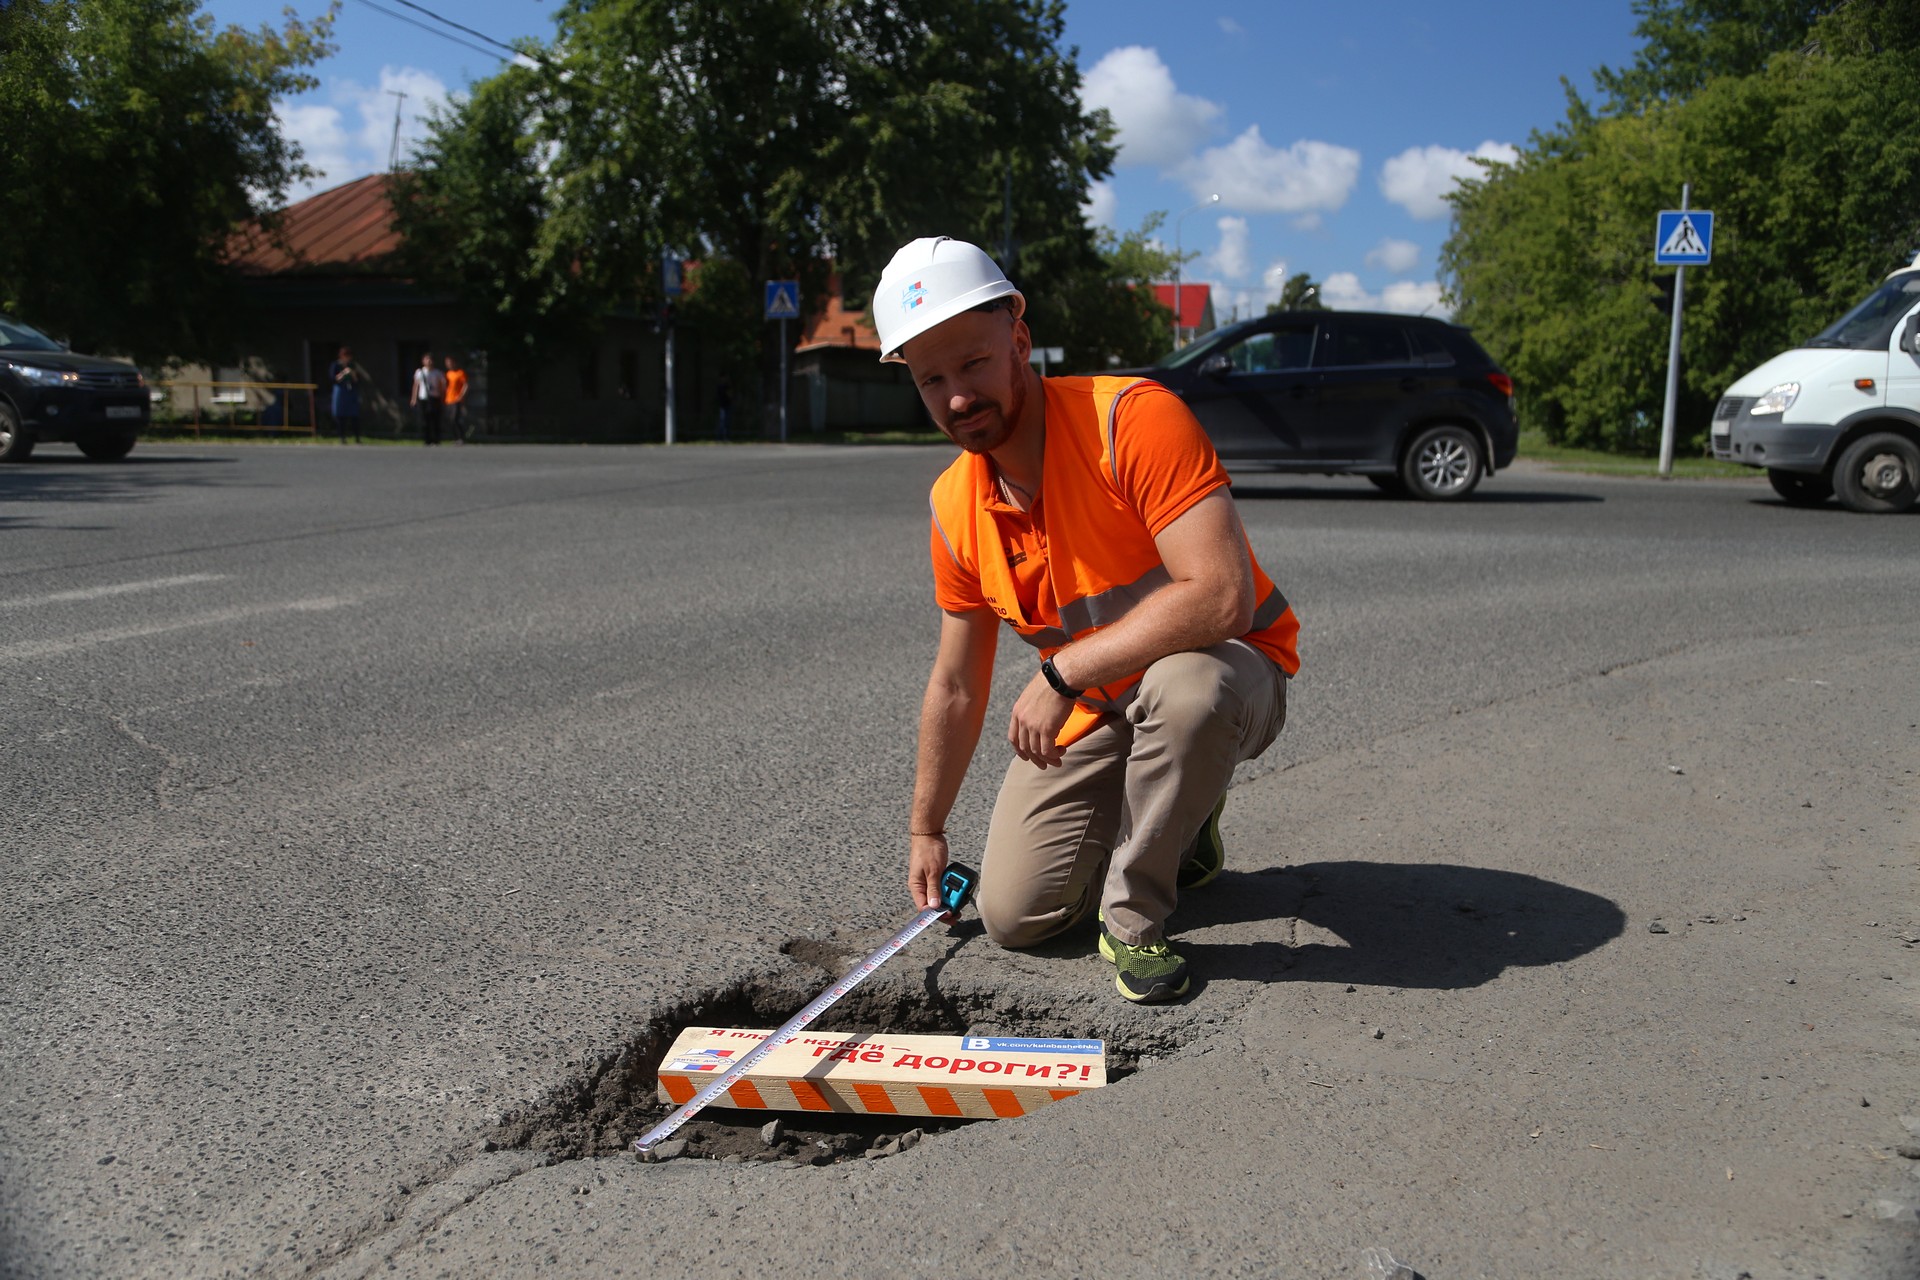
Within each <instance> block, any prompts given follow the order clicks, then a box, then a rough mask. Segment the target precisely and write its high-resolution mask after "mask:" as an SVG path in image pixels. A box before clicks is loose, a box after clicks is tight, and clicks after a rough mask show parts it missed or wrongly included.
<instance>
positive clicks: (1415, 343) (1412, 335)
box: [1407, 325, 1453, 365]
mask: <svg viewBox="0 0 1920 1280" xmlns="http://www.w3.org/2000/svg"><path fill="white" fill-rule="evenodd" d="M1407 342H1408V343H1409V344H1410V345H1411V346H1412V347H1413V362H1414V363H1415V364H1425V365H1449V364H1452V363H1453V352H1451V351H1449V350H1447V344H1446V343H1444V342H1442V341H1440V335H1439V334H1438V333H1436V332H1434V331H1433V330H1432V329H1429V328H1427V327H1426V326H1425V325H1413V326H1411V327H1410V328H1408V329H1407Z"/></svg>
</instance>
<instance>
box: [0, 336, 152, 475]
mask: <svg viewBox="0 0 1920 1280" xmlns="http://www.w3.org/2000/svg"><path fill="white" fill-rule="evenodd" d="M152 415H153V403H152V401H151V399H150V398H149V396H148V393H147V380H146V379H145V378H144V377H142V376H141V374H140V371H139V370H138V369H136V368H134V367H133V366H132V365H130V364H128V363H126V362H125V361H123V360H107V359H104V358H102V357H100V356H82V355H75V354H74V353H73V352H71V351H69V350H67V349H66V348H65V347H63V346H61V345H60V344H59V343H57V342H55V341H54V340H53V339H52V338H49V337H48V336H47V335H46V334H44V333H41V332H39V331H38V330H35V329H33V328H31V327H29V326H27V325H24V324H22V323H20V322H19V321H18V320H15V319H14V318H13V317H11V316H7V315H0V462H24V461H26V459H27V455H28V454H30V453H32V452H33V446H34V445H36V444H38V443H39V442H40V441H42V440H71V441H72V442H73V443H74V444H76V445H78V446H79V447H80V452H82V453H84V454H86V455H87V456H88V457H89V458H94V459H97V460H100V461H103V462H104V461H110V460H112V459H114V458H124V457H126V456H127V454H128V452H129V451H130V450H131V449H132V448H133V442H134V440H135V439H136V438H138V436H139V434H140V432H141V431H142V430H143V429H144V428H145V427H146V425H147V423H148V422H149V421H150V420H151V419H152Z"/></svg>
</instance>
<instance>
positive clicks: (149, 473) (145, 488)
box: [0, 453, 233, 504]
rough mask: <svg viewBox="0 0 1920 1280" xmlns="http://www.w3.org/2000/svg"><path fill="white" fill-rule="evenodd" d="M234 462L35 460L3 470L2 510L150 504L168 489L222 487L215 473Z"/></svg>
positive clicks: (0, 472) (0, 486)
mask: <svg viewBox="0 0 1920 1280" xmlns="http://www.w3.org/2000/svg"><path fill="white" fill-rule="evenodd" d="M232 465H233V459H231V458H173V457H162V458H143V457H141V456H140V455H139V454H138V453H135V454H134V455H132V456H131V457H127V458H123V459H121V460H120V461H118V462H89V461H87V460H86V459H84V458H80V457H61V456H55V457H50V458H43V457H39V456H35V457H32V458H28V459H27V460H26V461H25V462H24V463H12V464H9V465H6V466H4V467H0V504H4V503H11V502H146V501H149V500H151V499H152V498H154V497H156V496H158V495H159V493H160V492H161V491H162V490H165V489H178V488H181V487H182V486H190V485H212V484H218V483H219V482H220V481H221V480H223V479H224V478H225V477H224V476H223V475H221V474H220V472H219V471H218V470H214V469H213V468H222V467H229V466H232Z"/></svg>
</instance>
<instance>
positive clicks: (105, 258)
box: [0, 0, 331, 362]
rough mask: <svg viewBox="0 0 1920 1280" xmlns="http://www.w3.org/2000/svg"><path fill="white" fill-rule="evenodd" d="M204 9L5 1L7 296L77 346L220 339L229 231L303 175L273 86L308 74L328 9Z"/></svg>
mask: <svg viewBox="0 0 1920 1280" xmlns="http://www.w3.org/2000/svg"><path fill="white" fill-rule="evenodd" d="M197 8H198V3H197V0H14V3H12V4H10V5H6V6H3V7H0V121H4V122H5V123H4V126H0V174H3V175H5V176H4V178H3V179H0V226H4V227H5V228H6V233H5V234H4V235H0V308H5V309H6V310H9V311H15V312H18V313H19V314H20V316H21V318H23V319H25V320H28V321H29V322H31V323H33V324H35V325H37V326H39V327H41V328H45V329H48V330H51V331H52V332H54V333H56V334H61V335H63V336H65V337H67V338H68V339H70V340H71V341H72V342H73V343H74V344H75V345H77V346H78V347H80V348H82V349H93V350H104V351H114V352H119V353H123V354H126V355H130V356H133V357H134V358H136V359H139V360H142V361H148V362H154V361H160V360H164V359H167V358H170V357H190V356H192V357H203V358H212V357H217V356H221V355H224V354H226V345H227V338H228V337H229V336H230V335H231V334H232V333H233V332H234V331H235V330H236V329H237V327H238V323H239V322H238V314H239V313H238V306H237V299H236V296H235V293H234V288H233V281H232V280H231V278H230V277H229V276H228V275H227V273H225V272H224V271H223V270H222V269H221V267H222V263H223V260H224V256H225V249H226V244H227V238H228V235H229V233H230V232H231V230H232V229H233V228H234V227H235V226H236V225H238V224H239V223H240V222H242V221H243V220H244V219H247V218H249V217H254V216H257V215H260V214H262V213H264V212H265V211H267V210H269V209H272V208H274V207H276V206H277V205H279V204H280V203H282V201H283V199H284V196H285V194H286V191H287V188H288V187H289V185H291V184H292V183H293V182H295V181H298V180H299V179H300V178H302V177H305V176H306V175H307V172H308V171H307V170H306V169H305V168H304V166H302V164H301V163H300V158H299V154H298V150H297V148H296V147H295V146H294V145H293V144H291V143H289V142H288V141H286V140H285V139H284V138H283V137H282V136H281V134H280V132H279V130H278V129H277V128H276V126H275V121H274V114H273V103H274V99H275V98H277V97H279V96H281V95H284V94H291V93H296V92H299V91H301V90H303V89H306V88H309V87H311V86H312V84H313V81H312V80H311V78H310V77H309V76H307V75H306V74H305V72H304V71H303V70H302V69H303V68H305V67H307V66H310V65H311V64H312V63H313V62H314V61H316V60H317V59H318V58H320V57H322V56H324V55H325V54H326V53H327V52H328V47H327V44H326V38H327V34H328V31H329V27H330V23H331V17H330V16H329V17H323V18H321V19H319V20H318V21H315V22H312V23H301V22H299V21H297V20H295V19H293V18H288V19H287V20H286V22H285V23H284V25H283V26H282V27H281V28H280V29H278V30H275V29H272V28H267V27H262V28H260V29H259V30H257V31H251V32H250V31H246V30H244V29H242V28H239V27H233V26H229V27H226V28H224V29H220V28H216V26H215V24H214V22H213V19H212V18H210V17H208V16H206V15H203V14H200V13H198V12H197Z"/></svg>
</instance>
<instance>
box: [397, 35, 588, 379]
mask: <svg viewBox="0 0 1920 1280" xmlns="http://www.w3.org/2000/svg"><path fill="white" fill-rule="evenodd" d="M533 80H534V73H533V72H531V71H530V70H528V69H526V68H524V67H518V66H515V67H509V68H507V69H506V70H505V71H502V72H501V73H500V74H499V75H497V76H494V77H493V78H491V79H489V80H485V81H482V82H480V83H479V84H477V85H475V86H474V89H473V91H472V93H470V94H469V95H468V96H466V97H465V98H463V99H461V100H458V101H457V102H455V103H454V104H453V105H452V106H451V107H449V108H448V109H446V110H443V111H441V112H439V113H437V114H436V115H435V116H434V117H433V118H432V119H431V120H430V121H429V123H428V128H427V136H426V138H425V140H424V141H423V142H422V143H420V145H419V146H418V147H417V148H416V150H415V152H414V157H413V160H414V163H413V166H412V167H411V168H410V169H408V170H406V171H403V172H402V173H401V174H400V176H399V178H398V179H397V180H396V182H395V184H394V188H393V206H394V224H395V226H396V228H397V229H398V230H399V231H400V233H401V240H402V243H403V244H404V246H405V249H404V250H403V252H404V255H405V261H404V266H405V268H406V269H407V270H408V271H409V272H410V273H412V274H413V275H414V277H415V278H416V279H420V280H425V281H428V282H431V283H433V284H436V285H438V286H440V287H442V288H446V289H450V290H452V291H453V292H454V293H455V294H456V295H457V296H458V297H459V298H460V299H461V300H462V302H463V303H464V304H465V306H464V307H463V308H462V310H463V311H464V313H465V314H466V315H467V316H468V317H470V320H469V323H470V324H471V326H472V328H471V330H470V331H469V332H468V333H467V334H466V335H465V337H466V338H467V340H469V341H470V342H472V343H473V345H475V346H477V347H480V348H483V349H484V350H485V351H486V352H487V357H488V362H489V367H490V370H491V371H492V373H493V374H494V376H495V378H496V380H497V385H499V386H501V387H502V388H503V389H508V390H509V394H510V395H511V396H512V397H513V399H514V401H515V403H516V404H517V403H519V402H520V401H522V400H524V399H525V397H526V395H527V393H528V391H529V382H530V379H531V378H532V377H533V376H534V374H535V372H536V371H537V370H538V369H539V368H540V366H541V365H542V364H543V363H544V362H545V361H546V360H547V358H548V357H549V356H550V355H551V353H552V352H553V351H554V350H555V349H556V348H557V347H559V346H561V345H562V344H564V343H566V342H569V341H571V340H574V339H577V338H579V337H581V336H582V335H584V334H587V333H590V332H592V330H593V329H594V327H595V326H596V325H597V324H598V322H599V319H600V316H601V314H602V311H603V309H604V306H603V303H604V300H603V299H602V298H601V297H600V296H599V295H598V294H597V292H596V291H595V290H593V289H592V288H590V287H583V285H582V283H581V281H580V279H579V274H578V272H577V271H575V270H574V263H573V261H572V259H571V258H570V257H569V256H568V255H567V253H566V252H565V251H564V246H562V245H561V244H560V243H559V242H557V241H556V240H555V239H554V237H552V236H551V235H550V234H549V224H550V222H551V221H552V219H553V194H554V193H553V185H552V183H551V181H550V180H549V177H548V175H547V173H546V171H545V164H544V159H545V149H544V148H543V147H542V145H541V143H540V141H539V137H538V128H539V124H540V121H539V117H538V109H537V102H536V98H535V96H534V94H533V93H532V88H533Z"/></svg>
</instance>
